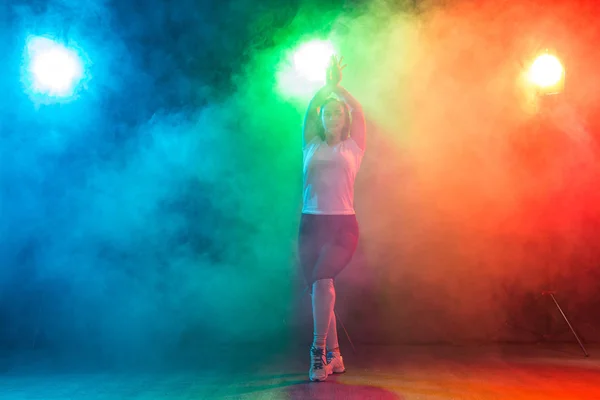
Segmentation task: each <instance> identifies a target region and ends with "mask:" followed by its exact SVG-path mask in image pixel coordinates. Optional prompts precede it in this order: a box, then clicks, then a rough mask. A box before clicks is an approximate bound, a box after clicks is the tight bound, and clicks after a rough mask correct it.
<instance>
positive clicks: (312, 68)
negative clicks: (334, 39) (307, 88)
mask: <svg viewBox="0 0 600 400" xmlns="http://www.w3.org/2000/svg"><path fill="white" fill-rule="evenodd" d="M334 54H335V50H334V48H333V45H332V44H331V43H330V42H327V41H322V40H314V41H311V42H308V43H305V44H303V45H302V46H300V48H298V50H296V52H295V54H294V68H295V69H296V71H297V73H298V75H299V76H302V77H303V78H304V79H307V80H309V81H311V82H323V83H324V82H325V72H326V71H327V67H328V66H329V62H330V60H331V56H332V55H334Z"/></svg>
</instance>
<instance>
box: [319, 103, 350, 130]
mask: <svg viewBox="0 0 600 400" xmlns="http://www.w3.org/2000/svg"><path fill="white" fill-rule="evenodd" d="M321 119H322V121H323V128H325V136H328V137H334V138H337V139H341V136H342V130H343V129H344V123H345V122H346V109H345V108H344V106H343V105H342V104H340V103H339V102H337V101H332V102H329V103H327V104H325V106H324V107H323V112H322V114H321Z"/></svg>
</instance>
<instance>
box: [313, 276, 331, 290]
mask: <svg viewBox="0 0 600 400" xmlns="http://www.w3.org/2000/svg"><path fill="white" fill-rule="evenodd" d="M334 290H335V289H334V286H333V279H332V278H324V279H317V280H315V281H314V282H313V284H312V292H313V293H321V294H325V293H334Z"/></svg>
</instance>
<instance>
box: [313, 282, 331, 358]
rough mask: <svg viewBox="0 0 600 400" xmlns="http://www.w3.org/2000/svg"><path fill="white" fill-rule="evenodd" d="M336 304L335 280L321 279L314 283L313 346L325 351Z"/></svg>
mask: <svg viewBox="0 0 600 400" xmlns="http://www.w3.org/2000/svg"><path fill="white" fill-rule="evenodd" d="M334 304H335V290H334V288H333V279H320V280H318V281H316V282H315V283H313V294H312V308H313V322H314V339H313V346H314V347H316V348H321V349H325V347H326V343H327V332H328V331H329V322H330V320H331V315H332V314H333V305H334Z"/></svg>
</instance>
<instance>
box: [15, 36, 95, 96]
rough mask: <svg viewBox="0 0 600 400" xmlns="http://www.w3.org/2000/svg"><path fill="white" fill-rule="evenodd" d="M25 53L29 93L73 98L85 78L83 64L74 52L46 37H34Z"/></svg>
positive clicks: (29, 41)
mask: <svg viewBox="0 0 600 400" xmlns="http://www.w3.org/2000/svg"><path fill="white" fill-rule="evenodd" d="M26 54H27V56H26V62H28V64H29V65H28V67H27V68H26V71H27V77H26V82H27V83H28V86H29V90H31V91H32V92H33V93H34V94H37V95H45V96H49V97H56V98H64V97H69V96H72V95H73V93H74V92H75V90H76V88H77V86H78V84H79V83H80V81H81V80H82V78H83V76H84V68H83V63H82V61H81V58H80V57H79V54H78V53H77V52H76V51H75V50H74V49H69V48H67V47H65V46H63V45H61V44H59V43H57V42H55V41H53V40H51V39H48V38H45V37H32V38H30V39H29V40H28V43H27V52H26Z"/></svg>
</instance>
